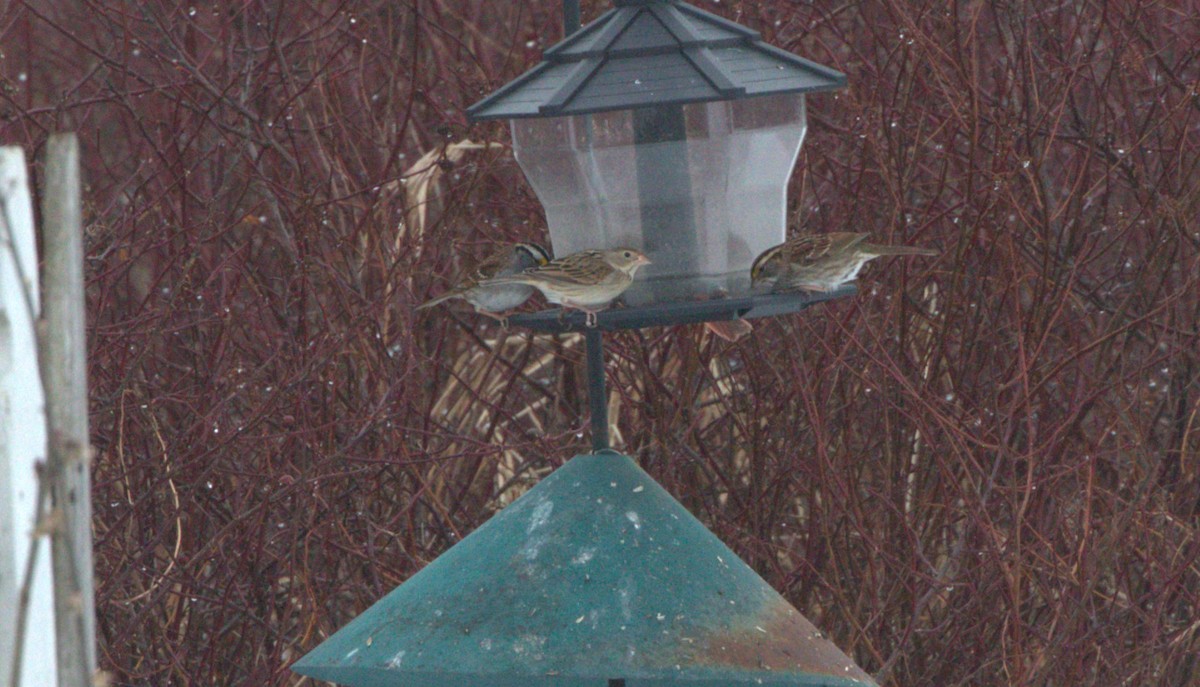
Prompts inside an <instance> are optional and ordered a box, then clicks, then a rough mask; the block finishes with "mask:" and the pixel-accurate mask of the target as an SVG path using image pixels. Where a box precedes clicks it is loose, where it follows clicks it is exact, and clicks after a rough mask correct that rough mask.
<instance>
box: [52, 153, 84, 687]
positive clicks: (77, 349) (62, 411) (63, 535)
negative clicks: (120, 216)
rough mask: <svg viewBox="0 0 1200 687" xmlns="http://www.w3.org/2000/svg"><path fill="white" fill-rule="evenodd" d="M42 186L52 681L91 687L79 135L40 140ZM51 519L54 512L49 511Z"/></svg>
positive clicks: (64, 686) (61, 685)
mask: <svg viewBox="0 0 1200 687" xmlns="http://www.w3.org/2000/svg"><path fill="white" fill-rule="evenodd" d="M45 163H46V164H45V174H44V177H45V181H44V182H43V187H42V258H43V259H42V265H43V266H42V270H43V271H42V323H43V328H42V330H41V334H42V336H41V341H40V346H39V350H40V351H41V361H40V365H41V371H42V382H43V384H44V385H45V391H46V418H47V421H48V422H47V432H48V434H49V440H50V441H49V446H48V451H47V456H46V462H47V466H48V469H47V471H46V474H47V475H48V477H49V479H50V486H51V493H52V494H53V495H54V510H55V514H56V516H61V524H60V525H59V526H56V527H55V528H54V536H53V546H52V547H51V550H52V555H53V558H52V560H53V569H54V597H55V609H56V616H55V630H56V636H57V639H58V680H59V682H58V687H91V685H92V678H93V676H94V674H95V672H96V641H95V637H96V612H95V592H94V591H93V586H94V585H93V574H92V499H91V495H92V480H91V460H90V456H89V453H90V451H89V449H88V446H89V444H88V401H87V340H86V336H85V331H86V326H85V322H84V319H85V315H84V299H83V220H82V200H81V198H80V192H81V190H80V182H79V140H78V139H77V138H76V137H75V134H54V135H52V136H51V137H50V140H48V141H47V142H46V157H45ZM56 520H59V518H57V517H56Z"/></svg>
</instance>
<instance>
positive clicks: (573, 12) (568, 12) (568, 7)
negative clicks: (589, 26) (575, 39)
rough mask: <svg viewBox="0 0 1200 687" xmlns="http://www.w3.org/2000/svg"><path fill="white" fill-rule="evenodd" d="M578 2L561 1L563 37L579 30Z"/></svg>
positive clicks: (573, 0)
mask: <svg viewBox="0 0 1200 687" xmlns="http://www.w3.org/2000/svg"><path fill="white" fill-rule="evenodd" d="M580 21H581V18H580V15H579V0H563V37H564V38H565V37H567V36H570V35H571V34H573V33H575V32H576V31H578V30H579V24H580Z"/></svg>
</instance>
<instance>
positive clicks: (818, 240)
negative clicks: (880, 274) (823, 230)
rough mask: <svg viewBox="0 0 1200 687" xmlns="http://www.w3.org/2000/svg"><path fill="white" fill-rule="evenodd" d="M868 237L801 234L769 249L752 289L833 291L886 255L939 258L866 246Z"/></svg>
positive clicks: (756, 267) (758, 262)
mask: <svg viewBox="0 0 1200 687" xmlns="http://www.w3.org/2000/svg"><path fill="white" fill-rule="evenodd" d="M867 236H868V234H857V233H852V232H845V231H842V232H833V233H830V234H799V235H797V236H793V237H792V238H790V239H788V240H787V241H785V242H783V243H781V244H779V245H778V246H775V247H774V248H768V249H767V250H765V251H763V253H762V254H761V255H759V256H758V257H757V258H755V259H754V264H753V265H751V267H750V283H751V285H752V288H754V289H755V290H756V291H759V292H764V291H765V292H767V293H793V292H796V291H832V290H834V289H836V288H838V287H839V286H841V285H843V284H846V283H849V282H852V281H854V279H855V277H857V276H858V272H859V270H861V269H862V267H863V265H865V264H867V263H868V262H870V261H871V260H874V259H875V258H878V257H882V256H885V255H937V254H938V252H937V251H935V250H930V249H928V248H916V247H914V246H880V245H877V244H873V243H867V242H866V239H867Z"/></svg>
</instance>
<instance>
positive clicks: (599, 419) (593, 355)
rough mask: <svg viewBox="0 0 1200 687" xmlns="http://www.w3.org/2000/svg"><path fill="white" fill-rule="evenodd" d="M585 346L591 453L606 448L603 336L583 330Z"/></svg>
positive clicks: (606, 424)
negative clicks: (590, 420) (590, 416)
mask: <svg viewBox="0 0 1200 687" xmlns="http://www.w3.org/2000/svg"><path fill="white" fill-rule="evenodd" d="M584 341H585V343H586V344H587V379H588V406H589V407H590V408H591V411H592V452H596V451H601V450H603V449H606V448H608V447H609V446H608V392H607V391H606V390H605V388H604V334H603V333H601V332H600V330H599V329H591V328H589V329H586V330H584Z"/></svg>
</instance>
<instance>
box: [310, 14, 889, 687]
mask: <svg viewBox="0 0 1200 687" xmlns="http://www.w3.org/2000/svg"><path fill="white" fill-rule="evenodd" d="M564 8H565V9H566V10H568V11H567V12H565V14H566V16H568V17H570V16H572V15H574V16H577V12H578V3H570V4H568V3H567V2H566V1H564ZM567 23H568V32H570V29H572V28H574V27H573V26H571V22H570V20H569V19H568V22H567ZM844 84H845V77H844V76H843V75H842V74H840V73H838V72H835V71H833V70H831V69H827V68H825V67H822V66H820V65H817V64H813V63H812V62H809V61H807V60H804V59H801V58H799V57H796V56H795V55H791V54H789V53H786V52H783V51H781V50H778V49H776V48H773V47H771V46H769V45H766V44H765V43H763V42H762V40H761V39H760V38H759V35H758V34H757V33H756V32H754V31H752V30H750V29H747V28H746V27H743V26H739V25H738V24H735V23H732V22H729V21H727V20H725V19H722V18H720V17H717V16H715V15H712V14H709V13H707V12H703V11H701V10H698V9H696V8H694V7H690V6H688V5H685V4H683V3H681V2H676V1H675V0H617V1H616V7H615V8H614V9H613V10H611V11H609V12H608V13H606V14H604V15H603V16H601V17H600V18H599V19H597V20H596V21H595V22H593V23H591V24H589V25H588V26H586V27H584V28H583V29H581V30H579V31H576V32H574V33H571V35H569V36H568V37H567V38H566V39H565V40H563V41H562V42H561V43H559V44H558V45H556V46H554V47H553V48H551V49H549V50H548V51H546V54H545V61H543V62H542V63H541V64H539V65H538V66H536V67H534V68H533V69H531V70H530V71H528V72H526V73H525V74H524V75H522V76H521V77H519V78H518V79H516V80H515V81H513V82H512V83H510V84H508V85H507V86H505V87H503V88H502V89H500V90H499V91H498V92H496V93H495V94H493V95H492V96H490V97H488V98H486V99H484V100H483V101H481V102H479V103H477V104H476V105H474V106H473V107H471V108H470V109H469V110H468V113H469V114H470V116H471V117H472V118H473V119H476V120H481V119H496V118H505V119H511V120H513V121H512V135H513V145H514V150H515V153H516V157H517V160H518V162H519V163H520V165H521V168H522V169H523V170H524V171H525V174H526V176H527V177H528V179H529V181H530V183H531V184H532V185H533V188H534V189H535V191H536V193H537V195H538V198H539V199H540V200H541V202H542V203H543V205H544V206H545V209H546V216H547V219H548V221H549V225H550V242H551V246H552V248H553V251H554V253H555V254H556V255H559V256H563V255H566V254H569V253H573V252H576V251H579V250H585V249H593V248H616V247H632V248H638V249H640V250H642V251H643V252H645V253H646V254H647V255H648V256H649V257H650V258H651V260H652V261H653V264H652V265H650V266H649V269H645V270H643V271H642V272H641V273H639V274H638V277H637V280H636V281H635V282H634V286H633V287H632V288H631V289H630V290H629V291H627V292H626V293H625V296H624V297H625V300H626V303H627V305H629V306H630V307H625V308H619V309H615V310H608V311H605V312H602V313H600V314H599V318H598V322H597V323H596V325H595V326H591V327H585V326H584V318H583V316H582V314H580V313H577V312H576V313H571V314H567V315H565V316H564V315H563V314H562V313H559V312H557V311H547V312H542V313H534V314H529V315H516V316H513V317H511V318H510V321H511V322H512V323H513V324H516V325H522V326H526V327H530V328H532V329H535V330H542V331H568V330H583V331H585V333H586V340H587V366H588V382H589V401H590V405H591V416H592V417H591V423H592V445H593V449H594V452H593V454H591V455H580V456H576V457H575V458H573V459H572V460H570V461H569V462H568V463H567V464H566V465H564V466H563V467H561V468H559V469H558V470H557V471H555V472H554V473H553V474H551V475H550V476H549V477H547V478H546V479H544V480H542V481H541V482H540V483H539V484H538V485H537V486H536V487H534V488H533V489H531V490H530V491H529V492H528V493H526V494H525V495H524V496H522V497H521V498H520V499H518V500H517V501H516V502H514V503H513V504H511V505H510V506H508V507H507V508H506V509H504V510H503V511H502V512H500V513H498V514H497V515H496V516H494V517H493V518H492V519H491V520H489V521H488V522H487V523H486V524H484V525H483V526H482V527H480V528H479V529H477V530H476V531H475V532H473V533H472V534H471V535H469V536H468V537H466V538H465V539H463V540H462V541H461V542H459V543H458V544H457V545H455V546H454V547H453V548H451V549H450V550H449V551H447V552H446V553H444V554H442V556H440V557H439V558H438V559H437V560H435V561H434V562H432V563H430V564H429V565H428V566H426V567H425V568H424V569H423V570H421V571H420V572H419V573H417V574H416V575H414V576H413V577H412V578H410V579H409V580H408V581H407V582H405V583H404V584H402V585H401V586H400V587H398V588H397V589H395V590H394V591H392V592H391V593H390V594H388V595H387V596H386V597H384V598H383V599H381V600H380V601H379V602H377V603H376V604H375V605H373V606H372V607H371V608H369V609H368V610H367V611H366V612H364V613H363V614H362V615H360V616H359V617H358V618H356V619H354V620H353V621H351V622H350V623H349V624H348V625H346V626H345V627H343V628H342V629H340V630H339V631H338V632H336V633H335V634H334V635H332V636H331V637H329V638H328V639H327V640H326V641H325V642H323V643H322V644H321V645H320V646H318V647H317V648H316V649H314V650H313V651H311V652H310V653H308V654H307V655H306V656H304V657H303V658H302V659H300V660H299V661H298V662H296V663H295V664H294V665H293V666H292V668H293V670H295V671H296V672H298V673H301V674H304V675H308V676H310V677H313V678H317V679H322V680H330V681H335V682H337V683H339V684H344V685H349V686H350V687H382V686H383V685H405V686H408V687H435V686H438V687H440V686H442V685H461V686H462V687H510V686H511V687H516V686H518V685H521V686H524V685H535V686H539V687H714V686H716V685H729V686H739V687H740V686H747V687H749V686H750V685H775V686H779V687H782V686H785V685H786V686H789V687H793V686H797V687H798V686H807V687H856V686H858V685H873V684H875V683H874V682H873V681H872V680H871V678H870V676H868V675H867V674H866V673H864V672H863V671H862V670H861V669H860V668H859V667H858V666H856V665H854V663H853V662H852V661H851V660H850V659H849V658H848V657H847V656H846V655H845V654H843V653H842V652H841V651H840V650H838V648H837V647H836V646H834V645H833V644H832V643H831V642H830V641H829V640H828V639H826V638H825V637H824V636H823V635H822V634H821V633H820V632H819V631H817V630H816V628H815V627H814V626H813V625H812V624H811V623H810V622H809V621H808V620H806V619H805V618H804V617H803V616H802V615H801V614H800V613H799V612H798V611H796V609H794V608H793V607H792V606H791V605H790V604H788V603H787V601H786V600H785V599H784V598H783V597H782V596H780V595H779V594H778V593H777V592H776V591H775V590H773V589H772V588H771V587H770V585H768V584H767V583H766V582H765V581H764V580H762V579H761V578H760V577H759V576H758V575H756V574H755V573H754V571H753V570H751V569H750V568H749V566H747V565H746V564H745V563H744V562H742V561H741V560H739V559H738V557H737V556H736V555H735V554H734V553H733V552H732V551H730V550H729V549H728V548H727V547H726V546H725V545H724V544H722V543H721V542H720V541H719V540H718V539H717V538H716V536H714V535H713V534H712V533H711V532H709V531H708V530H707V529H706V528H705V527H704V526H703V524H701V523H700V522H699V521H697V520H696V519H695V518H694V517H692V516H691V514H689V513H688V512H687V510H686V509H685V508H684V507H683V506H682V505H680V504H679V503H678V502H677V501H675V500H674V499H673V498H671V496H670V495H669V494H667V493H666V492H665V491H664V490H663V489H662V488H661V487H660V486H659V485H658V484H657V483H655V482H654V481H653V480H652V479H651V478H650V477H649V475H647V474H646V473H645V472H643V471H642V470H641V469H640V468H638V467H637V466H636V465H635V464H634V463H633V461H632V460H630V459H629V458H628V457H627V456H623V455H619V454H617V453H615V452H613V451H611V450H608V449H607V442H608V421H607V415H606V407H607V396H606V394H605V392H604V361H603V348H602V332H603V331H609V330H613V329H630V328H639V327H646V326H653V325H660V324H677V323H687V322H704V321H711V320H720V319H733V318H740V317H758V316H768V315H780V314H784V313H787V312H795V311H797V310H800V309H802V308H805V307H807V306H809V305H811V304H813V303H815V302H818V301H822V300H828V299H830V298H834V297H837V296H841V295H845V294H848V293H853V292H854V290H855V289H854V287H853V286H850V287H846V288H844V289H841V290H839V291H835V292H830V293H820V294H804V293H800V294H765V295H763V294H749V293H747V291H748V287H749V269H750V265H751V263H752V262H753V260H754V258H755V257H756V256H757V255H758V254H759V253H761V252H762V251H763V250H766V249H767V248H769V247H771V246H773V245H776V244H778V243H781V242H782V241H783V240H784V232H785V228H786V222H785V219H786V199H785V193H786V188H787V180H788V177H789V176H790V174H791V171H792V167H793V165H794V164H795V162H796V157H797V154H798V151H799V148H800V144H801V142H802V141H803V140H804V133H805V129H806V122H805V103H804V94H805V93H809V92H814V91H822V90H829V89H832V88H837V87H840V86H843V85H844Z"/></svg>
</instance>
